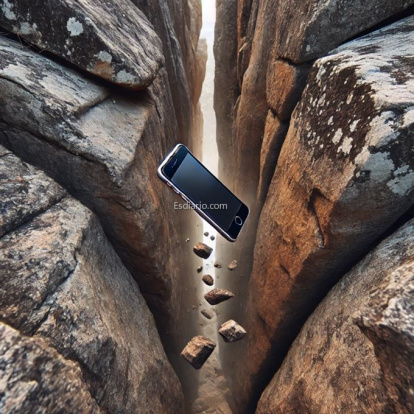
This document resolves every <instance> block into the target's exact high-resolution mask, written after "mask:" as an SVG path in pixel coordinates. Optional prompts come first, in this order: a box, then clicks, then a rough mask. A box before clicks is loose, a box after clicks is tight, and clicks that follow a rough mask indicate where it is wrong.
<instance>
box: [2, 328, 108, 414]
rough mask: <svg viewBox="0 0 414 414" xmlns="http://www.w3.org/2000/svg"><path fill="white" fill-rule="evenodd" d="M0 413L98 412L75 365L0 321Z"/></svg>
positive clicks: (44, 345) (51, 413) (40, 340)
mask: <svg viewBox="0 0 414 414" xmlns="http://www.w3.org/2000/svg"><path fill="white" fill-rule="evenodd" d="M0 343H1V347H0V384H1V385H0V395H1V397H0V410H1V412H3V413H6V412H7V413H29V412H30V413H33V414H40V413H44V412H47V413H50V414H57V413H100V412H101V411H100V409H99V407H98V406H97V404H96V402H95V401H94V400H93V399H92V397H91V395H90V393H89V391H88V389H87V386H86V385H85V384H84V383H83V381H82V373H81V370H80V369H79V366H78V365H77V364H75V363H74V362H72V361H69V360H66V359H64V358H62V356H61V355H59V354H58V353H57V352H56V351H55V350H54V349H52V348H50V347H49V346H48V345H47V344H46V342H45V341H44V340H42V339H40V338H28V337H24V336H22V335H20V334H19V332H18V331H16V330H15V329H13V328H11V327H10V326H7V325H5V324H3V323H1V322H0Z"/></svg>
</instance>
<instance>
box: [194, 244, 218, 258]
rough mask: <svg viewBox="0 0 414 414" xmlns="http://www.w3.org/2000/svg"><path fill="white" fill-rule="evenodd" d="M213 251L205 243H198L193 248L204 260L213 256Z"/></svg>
mask: <svg viewBox="0 0 414 414" xmlns="http://www.w3.org/2000/svg"><path fill="white" fill-rule="evenodd" d="M212 251H213V249H212V248H211V247H209V246H207V245H206V244H204V243H197V244H196V245H195V246H194V247H193V252H194V253H195V254H196V255H197V256H199V257H201V258H203V259H208V258H209V257H210V255H211V252H212Z"/></svg>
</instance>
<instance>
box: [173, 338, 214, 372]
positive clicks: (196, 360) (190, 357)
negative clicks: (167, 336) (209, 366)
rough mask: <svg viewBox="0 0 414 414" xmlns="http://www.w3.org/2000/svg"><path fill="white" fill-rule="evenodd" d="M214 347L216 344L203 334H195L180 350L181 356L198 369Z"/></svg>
mask: <svg viewBox="0 0 414 414" xmlns="http://www.w3.org/2000/svg"><path fill="white" fill-rule="evenodd" d="M215 348H216V344H215V343H214V342H213V341H212V340H211V339H209V338H205V337H204V336H200V335H199V336H195V337H194V338H193V339H191V341H190V342H189V343H188V344H187V345H186V347H185V348H184V349H183V351H182V352H181V356H182V357H183V358H184V359H185V360H186V361H188V362H189V363H190V364H191V365H192V366H193V367H194V368H195V369H200V368H201V367H202V366H203V365H204V363H205V362H206V361H207V359H208V357H209V356H210V355H211V353H212V352H213V351H214V349H215Z"/></svg>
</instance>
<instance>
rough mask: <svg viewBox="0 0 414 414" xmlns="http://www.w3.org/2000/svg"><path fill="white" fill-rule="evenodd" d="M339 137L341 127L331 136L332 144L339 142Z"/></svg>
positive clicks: (340, 137) (340, 136)
mask: <svg viewBox="0 0 414 414" xmlns="http://www.w3.org/2000/svg"><path fill="white" fill-rule="evenodd" d="M341 139H342V129H341V128H339V129H338V130H337V131H336V132H335V135H334V136H333V138H332V142H333V143H334V144H339V143H340V142H341Z"/></svg>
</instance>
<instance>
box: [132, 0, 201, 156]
mask: <svg viewBox="0 0 414 414" xmlns="http://www.w3.org/2000/svg"><path fill="white" fill-rule="evenodd" d="M132 2H133V3H134V4H135V5H136V6H137V7H138V8H139V9H140V10H141V11H142V12H143V13H144V14H145V16H146V17H147V19H148V20H149V21H150V22H151V23H152V25H153V26H154V29H155V32H156V33H157V35H158V36H159V38H160V39H161V41H162V45H163V52H164V53H163V54H164V58H165V66H166V69H167V72H168V79H169V82H168V84H166V85H165V87H166V88H168V89H169V90H170V92H171V93H170V95H171V98H172V101H173V105H172V108H171V112H170V114H169V116H175V117H176V119H177V123H178V134H179V136H180V142H182V143H184V144H185V145H187V146H188V147H189V148H191V149H192V150H193V152H194V153H196V154H198V155H199V153H198V151H199V150H198V146H199V144H198V141H199V139H200V136H199V134H200V132H199V131H198V130H199V129H200V125H199V124H201V119H200V115H199V108H198V107H199V104H198V99H199V96H200V91H201V86H202V82H203V79H204V71H205V66H206V65H205V61H204V57H202V56H199V54H198V42H199V39H198V37H199V33H200V28H201V4H200V3H198V2H195V1H180V2H174V1H170V0H153V1H147V0H132Z"/></svg>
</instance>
